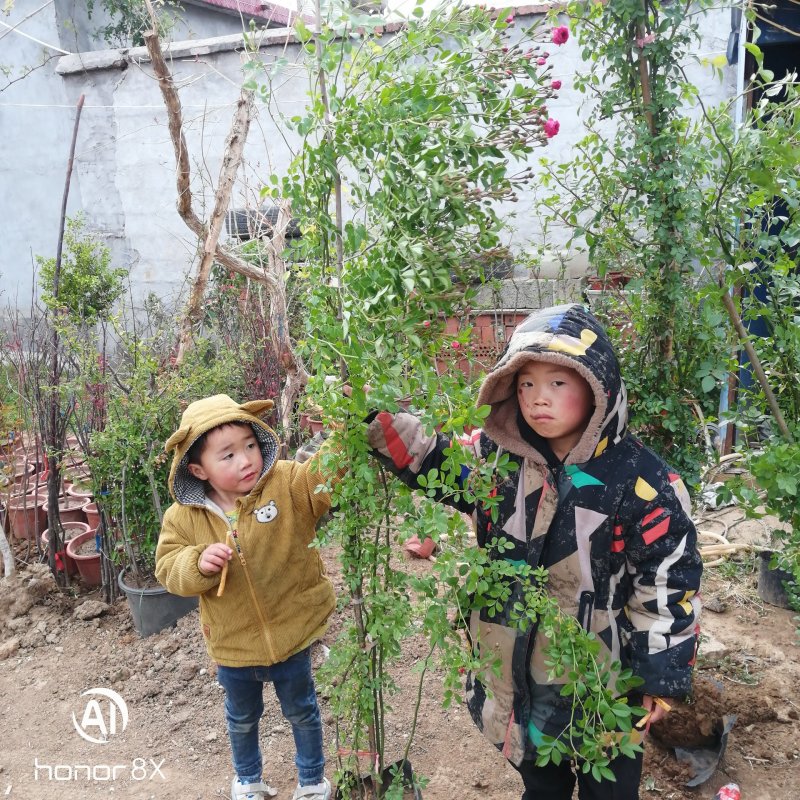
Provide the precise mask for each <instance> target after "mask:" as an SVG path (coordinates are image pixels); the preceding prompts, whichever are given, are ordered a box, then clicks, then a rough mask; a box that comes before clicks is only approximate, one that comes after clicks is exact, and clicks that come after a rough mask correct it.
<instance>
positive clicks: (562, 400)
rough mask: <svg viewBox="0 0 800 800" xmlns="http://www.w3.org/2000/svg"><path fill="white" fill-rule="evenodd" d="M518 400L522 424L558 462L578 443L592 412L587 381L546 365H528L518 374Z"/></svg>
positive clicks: (530, 362)
mask: <svg viewBox="0 0 800 800" xmlns="http://www.w3.org/2000/svg"><path fill="white" fill-rule="evenodd" d="M517 400H518V402H519V407H520V409H521V411H522V416H523V418H524V419H525V422H527V423H528V425H530V426H531V428H533V430H535V431H536V433H538V434H539V436H541V437H543V438H545V439H547V440H548V442H549V444H550V447H551V449H552V450H553V452H554V453H555V454H556V456H557V457H558V458H560V459H563V458H564V457H565V456H566V455H567V453H569V451H570V450H572V448H573V447H575V445H576V444H577V443H578V442H579V441H580V438H581V436H582V435H583V432H584V431H585V430H586V425H587V424H588V422H589V419H590V417H591V416H592V411H593V410H594V393H593V392H592V388H591V387H590V386H589V384H588V383H587V382H586V380H585V379H584V378H583V377H582V376H581V375H579V374H578V373H577V372H576V371H575V370H574V369H571V368H570V367H564V366H561V365H560V364H552V363H549V362H547V361H529V362H528V363H527V364H525V366H524V367H522V369H521V370H520V371H519V372H518V373H517Z"/></svg>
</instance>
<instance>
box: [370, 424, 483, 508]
mask: <svg viewBox="0 0 800 800" xmlns="http://www.w3.org/2000/svg"><path fill="white" fill-rule="evenodd" d="M479 441H480V432H479V431H478V432H475V433H473V434H471V435H470V436H469V441H463V442H461V444H462V445H464V446H465V447H471V448H473V449H475V451H476V452H477V448H478V446H479V445H478V444H477V443H478V442H479ZM367 442H368V443H369V445H370V447H371V448H372V449H373V451H374V452H375V453H376V455H378V457H379V458H380V459H381V460H382V461H383V463H384V464H386V466H387V467H388V468H389V469H390V470H391V471H392V472H394V474H395V475H397V477H398V478H400V480H401V481H403V483H405V484H406V485H407V486H410V487H411V488H412V489H423V490H425V491H427V490H428V489H427V487H424V486H422V485H421V484H420V483H419V476H420V475H423V476H427V475H428V473H429V472H430V471H431V470H432V469H435V470H437V471H441V469H442V466H443V465H444V463H445V461H446V460H447V458H448V455H449V454H448V453H447V452H446V451H447V450H449V449H450V448H451V447H452V441H451V440H450V439H448V438H447V437H445V436H442V435H441V434H440V433H433V434H428V433H426V432H425V430H424V428H423V426H422V422H421V421H420V420H419V419H418V418H417V417H416V416H414V415H413V414H408V413H406V412H403V411H401V412H399V413H397V414H390V413H389V412H387V411H381V412H379V413H378V414H376V415H375V416H374V417H373V418H372V419H371V420H370V421H369V426H368V428H367ZM469 473H470V470H469V467H468V466H467V465H466V464H462V465H461V466H460V472H459V475H458V477H457V482H458V485H459V488H463V487H464V486H465V485H466V483H467V479H468V478H469ZM434 499H436V500H438V501H439V502H443V503H446V504H447V505H450V506H452V507H453V508H455V509H457V510H458V511H463V512H464V513H467V514H471V513H472V512H473V511H474V510H475V504H474V502H470V501H469V500H467V499H466V498H465V497H464V496H463V494H462V493H461V492H460V491H459V492H456V493H455V494H454V493H452V492H450V491H442V490H439V489H437V490H436V491H435V496H434Z"/></svg>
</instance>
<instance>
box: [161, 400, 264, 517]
mask: <svg viewBox="0 0 800 800" xmlns="http://www.w3.org/2000/svg"><path fill="white" fill-rule="evenodd" d="M273 405H274V403H273V402H272V400H251V401H250V402H248V403H242V404H241V405H240V404H239V403H237V402H236V401H235V400H232V399H231V398H230V397H228V395H226V394H215V395H214V396H213V397H205V398H203V399H202V400H196V401H195V402H194V403H190V404H189V405H188V406H187V407H186V411H184V412H183V416H182V417H181V425H180V428H178V430H177V431H176V432H175V433H173V434H172V436H170V437H169V439H167V442H166V444H165V445H164V449H165V450H166V451H167V452H168V453H169V452H170V451H172V450H174V451H175V455H174V456H173V459H172V466H171V468H170V471H169V490H170V494H171V495H172V497H173V498H174V499H175V500H177V501H178V502H179V503H182V504H183V505H204V503H205V496H206V493H205V483H204V482H203V481H201V480H200V479H199V478H195V477H194V475H192V473H191V472H189V469H188V467H187V465H188V461H189V458H188V456H189V449H190V448H191V446H192V445H193V444H194V443H195V442H196V441H197V439H198V438H199V437H200V436H202V435H203V434H204V433H208V431H210V430H211V429H212V428H218V427H219V426H220V425H227V424H228V423H231V422H246V423H248V424H249V425H250V426H251V427H252V428H253V432H254V433H255V436H256V439H257V440H258V444H259V447H260V449H261V456H262V458H263V459H264V466H263V468H262V470H261V475H260V477H259V480H258V483H257V484H256V486H255V487H254V489H253V491H255V490H256V489H258V488H259V486H260V485H261V483H262V481H263V480H264V476H265V475H266V474H267V473H268V472H269V470H270V469H271V468H272V466H273V464H274V463H275V461H276V459H277V457H278V437H277V436H276V435H275V432H274V431H273V430H272V428H270V427H269V425H267V424H266V423H265V422H263V421H262V420H261V419H259V415H261V414H263V413H264V412H265V411H269V410H270V409H271V408H272V407H273Z"/></svg>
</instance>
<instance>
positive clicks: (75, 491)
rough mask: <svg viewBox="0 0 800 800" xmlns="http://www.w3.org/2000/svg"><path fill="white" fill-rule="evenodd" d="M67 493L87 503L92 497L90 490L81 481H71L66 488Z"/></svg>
mask: <svg viewBox="0 0 800 800" xmlns="http://www.w3.org/2000/svg"><path fill="white" fill-rule="evenodd" d="M67 495H68V496H69V497H77V498H78V499H80V500H85V501H86V502H87V503H89V502H90V501H91V500H92V498H93V497H94V494H93V493H92V490H91V489H90V488H88V486H86V484H83V483H73V484H72V485H71V486H70V487H69V489H67Z"/></svg>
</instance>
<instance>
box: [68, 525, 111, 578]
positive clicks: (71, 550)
mask: <svg viewBox="0 0 800 800" xmlns="http://www.w3.org/2000/svg"><path fill="white" fill-rule="evenodd" d="M94 541H95V538H94V531H86V532H85V533H79V534H78V535H77V536H75V537H73V538H72V539H70V540H69V541H68V542H67V548H66V549H67V556H69V557H70V558H73V559H74V560H75V563H76V564H77V566H78V572H79V573H80V576H81V578H82V579H83V582H84V583H85V584H86V585H87V586H99V585H100V584H101V583H102V578H101V577H100V558H101V555H100V553H98V552H97V551H96V550H94V551H92V552H89V553H80V552H78V551H79V550H80V549H81V545H83V544H84V542H94Z"/></svg>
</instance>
